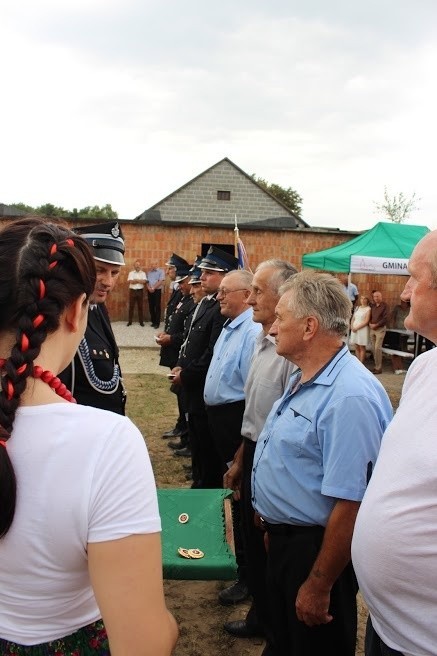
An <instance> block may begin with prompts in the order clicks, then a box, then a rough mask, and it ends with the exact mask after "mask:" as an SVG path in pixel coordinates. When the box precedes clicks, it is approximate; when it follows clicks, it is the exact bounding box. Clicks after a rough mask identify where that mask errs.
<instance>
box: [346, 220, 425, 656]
mask: <svg viewBox="0 0 437 656" xmlns="http://www.w3.org/2000/svg"><path fill="white" fill-rule="evenodd" d="M408 269H409V272H410V276H411V277H410V278H409V280H408V282H407V284H406V286H405V289H404V291H403V292H402V294H401V299H402V300H405V301H408V302H409V303H410V312H409V314H408V316H407V317H406V319H405V328H407V329H408V330H413V331H414V332H417V333H419V334H420V335H423V336H424V337H426V338H427V339H429V340H431V341H432V342H433V343H436V342H437V230H434V231H433V232H430V233H429V234H428V235H426V237H424V238H423V239H422V240H421V241H420V242H419V243H418V244H417V246H416V248H415V249H414V251H413V253H412V256H411V258H410V261H409V263H408ZM436 386H437V349H435V348H433V349H431V350H430V351H428V352H426V353H423V354H422V355H420V356H419V357H418V358H416V359H415V360H414V361H413V363H412V364H411V365H410V368H409V369H408V373H407V375H406V378H405V382H404V387H403V390H402V397H401V400H400V403H399V408H398V410H397V412H396V414H395V416H394V419H393V421H392V422H391V423H390V425H389V426H388V428H387V430H386V431H385V434H384V436H383V438H382V445H381V450H380V452H379V456H378V460H377V461H376V465H375V470H374V472H373V475H372V478H371V480H370V483H369V486H368V488H367V491H366V493H365V495H364V499H363V502H362V505H361V508H360V511H359V513H358V517H357V521H356V525H355V532H354V537H353V542H352V558H353V564H354V568H355V571H356V574H357V578H358V582H359V585H360V589H361V591H362V593H363V595H364V599H365V600H366V603H367V605H368V607H369V610H370V619H371V621H370V623H369V624H368V627H367V636H366V656H381V655H382V654H384V655H387V656H389V655H392V654H393V655H401V654H403V655H404V656H418V655H419V654H420V656H435V654H436V653H437V652H436V645H437V611H436V609H437V513H436V507H437V485H436V471H437V447H436V415H437V396H436V393H435V390H436Z"/></svg>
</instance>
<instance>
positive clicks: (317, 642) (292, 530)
mask: <svg viewBox="0 0 437 656" xmlns="http://www.w3.org/2000/svg"><path fill="white" fill-rule="evenodd" d="M281 291H282V292H283V294H282V296H281V299H280V301H279V303H278V305H277V307H276V320H275V322H274V324H273V326H272V328H271V329H270V334H271V335H273V336H274V337H275V340H276V350H277V352H278V354H279V355H283V356H284V357H286V358H287V359H289V360H291V361H292V362H294V363H295V364H297V365H298V367H299V369H298V371H297V372H296V373H295V374H293V375H292V377H291V382H290V386H289V389H287V391H286V392H285V393H284V395H283V396H282V398H281V399H280V400H279V401H277V402H276V403H275V405H274V406H273V408H272V410H271V412H270V414H269V416H268V418H267V421H266V424H265V427H264V429H263V431H262V433H261V435H260V436H259V439H258V442H257V446H256V451H255V457H254V466H253V473H252V502H253V505H254V507H255V510H256V511H257V512H258V513H259V515H260V517H261V523H262V525H263V526H264V528H265V529H266V531H267V539H268V545H269V547H268V549H269V550H268V556H267V590H268V597H269V602H270V607H271V616H272V635H273V648H274V653H275V654H277V655H278V656H285V655H287V656H289V655H290V654H293V656H304V655H305V656H307V655H308V654H311V655H312V654H319V653H322V652H328V653H330V654H336V656H354V654H355V643H356V623H357V619H356V592H357V584H356V579H355V575H354V572H353V569H352V565H351V562H350V543H351V539H352V531H353V526H354V522H355V517H356V513H357V512H358V507H359V504H360V501H361V499H362V497H363V495H364V491H365V489H366V485H367V481H368V478H369V476H370V472H371V470H372V467H373V464H374V462H375V460H376V457H377V454H378V450H379V446H380V440H381V436H382V434H383V432H384V430H385V428H386V426H387V425H388V423H389V421H390V419H391V417H392V408H391V404H390V401H389V398H388V396H387V394H386V392H385V390H384V388H383V387H382V385H381V384H380V383H379V382H378V380H377V379H375V378H374V377H373V376H372V375H371V374H370V372H369V371H368V370H367V369H366V368H365V367H364V366H363V365H362V364H361V363H360V362H359V361H358V360H357V358H355V357H353V356H352V355H351V354H350V353H349V351H348V349H347V346H346V345H345V344H344V343H343V339H342V338H343V336H344V334H345V333H346V330H347V326H348V323H349V318H350V301H349V299H348V297H347V296H346V294H345V292H344V289H343V288H342V285H341V283H340V282H339V281H338V280H337V279H336V278H334V277H333V276H330V275H328V274H321V273H313V272H306V271H305V272H302V273H298V274H296V275H295V276H294V277H293V278H292V279H291V280H290V281H289V282H287V283H286V284H285V285H284V286H283V287H282V288H281Z"/></svg>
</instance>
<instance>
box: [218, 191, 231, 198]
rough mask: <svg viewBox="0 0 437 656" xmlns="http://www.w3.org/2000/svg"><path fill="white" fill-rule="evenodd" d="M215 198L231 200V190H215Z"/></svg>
mask: <svg viewBox="0 0 437 656" xmlns="http://www.w3.org/2000/svg"><path fill="white" fill-rule="evenodd" d="M217 200H231V192H230V191H218V192H217Z"/></svg>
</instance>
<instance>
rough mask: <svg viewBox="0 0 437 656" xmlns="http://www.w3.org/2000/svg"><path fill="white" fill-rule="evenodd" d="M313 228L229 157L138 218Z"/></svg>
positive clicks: (144, 220) (174, 221)
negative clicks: (236, 222)
mask: <svg viewBox="0 0 437 656" xmlns="http://www.w3.org/2000/svg"><path fill="white" fill-rule="evenodd" d="M235 217H237V220H238V225H239V226H240V225H245V226H248V225H249V224H250V225H255V224H256V225H258V226H259V225H263V224H265V225H266V227H283V226H287V227H289V228H303V227H309V226H308V224H307V223H305V221H303V219H301V218H300V217H298V216H297V215H296V214H295V213H294V212H292V211H291V210H290V209H288V208H287V207H286V206H285V205H284V204H283V203H281V202H280V201H279V200H277V199H276V198H275V197H274V196H272V194H270V193H269V192H267V191H265V189H263V188H262V187H261V186H260V185H259V184H258V183H257V182H255V181H254V180H253V179H252V178H251V177H250V176H249V175H247V173H245V172H244V171H243V170H242V169H240V168H239V167H238V166H236V165H235V164H234V163H233V162H231V160H229V159H228V158H227V157H225V158H224V159H222V160H221V161H220V162H217V164H214V166H211V167H210V168H209V169H207V170H206V171H204V172H203V173H201V174H200V175H198V176H196V177H195V178H193V179H192V180H190V181H189V182H187V183H186V184H185V185H183V186H182V187H180V188H179V189H177V190H176V191H174V192H173V193H172V194H170V195H169V196H166V197H165V198H164V199H163V200H161V201H159V202H158V203H156V204H155V205H153V206H152V207H150V208H149V209H148V210H145V211H144V212H143V213H142V214H140V215H139V216H137V217H136V219H135V220H136V221H143V222H145V223H149V224H150V223H152V224H154V223H159V222H164V223H178V224H180V223H186V224H189V225H192V224H196V223H198V224H203V225H205V224H206V225H216V226H220V225H230V224H233V223H234V219H235Z"/></svg>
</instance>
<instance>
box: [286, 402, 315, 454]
mask: <svg viewBox="0 0 437 656" xmlns="http://www.w3.org/2000/svg"><path fill="white" fill-rule="evenodd" d="M284 414H285V425H286V429H285V430H284V431H283V437H282V438H281V441H280V442H281V452H282V453H283V454H284V455H287V456H290V455H292V456H294V457H297V458H301V457H302V456H303V455H304V452H305V445H306V444H307V443H308V440H309V439H310V436H311V428H312V422H311V419H310V418H309V417H305V416H304V415H303V414H302V413H301V412H300V411H299V410H297V409H295V408H292V407H290V406H289V407H288V408H287V409H286V410H285V411H284Z"/></svg>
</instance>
